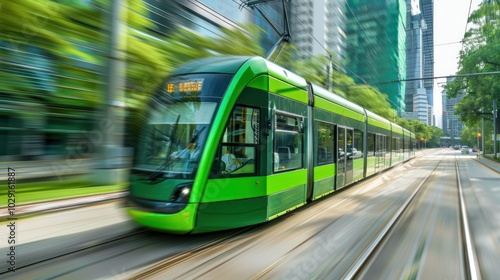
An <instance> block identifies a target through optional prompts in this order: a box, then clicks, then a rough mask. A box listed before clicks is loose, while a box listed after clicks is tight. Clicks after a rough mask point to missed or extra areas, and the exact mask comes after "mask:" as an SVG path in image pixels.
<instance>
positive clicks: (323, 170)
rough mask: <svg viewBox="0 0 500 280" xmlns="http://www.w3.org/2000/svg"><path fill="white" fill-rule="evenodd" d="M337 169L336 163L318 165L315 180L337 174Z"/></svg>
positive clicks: (315, 169) (315, 168)
mask: <svg viewBox="0 0 500 280" xmlns="http://www.w3.org/2000/svg"><path fill="white" fill-rule="evenodd" d="M336 170H337V168H335V164H334V163H332V164H325V165H321V166H316V167H314V181H319V180H323V179H325V178H328V177H331V176H335V172H336Z"/></svg>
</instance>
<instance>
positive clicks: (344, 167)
mask: <svg viewBox="0 0 500 280" xmlns="http://www.w3.org/2000/svg"><path fill="white" fill-rule="evenodd" d="M337 135H338V137H337V150H338V154H337V182H336V189H341V188H343V187H344V186H345V185H348V184H350V183H351V182H352V169H353V166H352V163H353V150H352V148H353V146H352V142H353V139H354V131H353V130H352V129H348V128H344V127H338V128H337Z"/></svg>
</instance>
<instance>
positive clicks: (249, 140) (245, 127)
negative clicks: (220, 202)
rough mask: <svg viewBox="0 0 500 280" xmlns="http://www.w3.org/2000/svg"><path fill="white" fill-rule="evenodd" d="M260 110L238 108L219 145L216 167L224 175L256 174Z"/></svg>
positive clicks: (232, 114) (232, 115) (230, 119)
mask: <svg viewBox="0 0 500 280" xmlns="http://www.w3.org/2000/svg"><path fill="white" fill-rule="evenodd" d="M259 129H260V110H259V109H256V108H250V107H243V106H236V108H235V109H234V111H233V112H232V113H231V117H230V118H229V121H228V124H227V126H226V128H225V130H224V135H223V136H222V139H221V143H220V145H219V150H218V153H217V154H218V157H217V159H216V163H218V164H215V166H219V172H220V173H222V174H232V175H238V174H255V173H256V170H257V168H256V150H257V146H258V144H259V135H260V132H259Z"/></svg>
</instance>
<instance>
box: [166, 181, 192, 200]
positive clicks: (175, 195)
mask: <svg viewBox="0 0 500 280" xmlns="http://www.w3.org/2000/svg"><path fill="white" fill-rule="evenodd" d="M192 187H193V186H192V185H191V184H180V185H178V186H177V187H175V188H174V190H173V191H172V195H171V196H170V200H171V201H174V202H184V203H187V202H189V196H190V195H191V188H192Z"/></svg>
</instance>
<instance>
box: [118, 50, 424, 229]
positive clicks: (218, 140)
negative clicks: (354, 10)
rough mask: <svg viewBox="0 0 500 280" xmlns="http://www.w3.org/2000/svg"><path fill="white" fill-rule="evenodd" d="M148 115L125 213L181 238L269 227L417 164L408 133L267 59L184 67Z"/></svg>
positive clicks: (163, 88)
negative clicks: (349, 188)
mask: <svg viewBox="0 0 500 280" xmlns="http://www.w3.org/2000/svg"><path fill="white" fill-rule="evenodd" d="M148 113H149V117H148V120H147V123H146V124H145V125H144V127H143V129H144V131H143V133H142V135H141V140H140V143H139V144H140V146H139V148H138V155H137V158H136V163H135V165H134V168H133V170H132V174H131V179H130V181H131V182H130V195H129V198H128V208H127V212H128V214H129V215H130V216H131V217H132V218H133V219H134V220H135V221H136V222H137V223H138V224H140V225H142V226H145V227H148V228H152V229H157V230H161V231H166V232H171V233H177V234H186V233H200V232H209V231H217V230H225V229H230V228H237V227H243V226H248V225H252V224H257V223H263V222H266V221H269V220H272V219H274V218H276V217H278V216H280V215H283V214H285V213H287V212H289V211H291V210H293V209H296V208H298V207H300V206H302V205H304V204H306V203H308V202H310V201H314V200H316V199H318V198H320V197H322V196H325V195H327V194H330V193H332V192H334V191H336V190H339V189H342V188H344V187H346V186H348V185H350V184H352V183H353V182H356V181H359V180H361V179H363V178H365V177H367V176H370V175H372V174H375V173H377V172H380V171H382V170H384V169H386V168H389V167H391V166H393V165H395V164H397V163H400V162H403V161H405V160H408V159H410V158H412V157H414V146H415V135H414V134H413V133H411V132H410V131H408V130H405V129H403V128H402V127H400V126H398V125H396V124H394V123H391V122H389V121H388V120H385V119H383V118H381V117H379V116H377V115H375V114H373V113H371V112H369V111H367V110H365V109H363V108H362V107H360V106H358V105H355V104H354V103H352V102H349V101H347V100H346V99H344V98H342V97H339V96H337V95H335V94H333V93H331V92H329V91H327V90H325V89H323V88H321V87H319V86H317V85H314V84H311V83H309V82H307V81H306V80H305V79H304V78H302V77H300V76H298V75H296V74H294V73H292V72H290V71H288V70H286V69H283V68H282V67H280V66H278V65H276V64H274V63H271V62H269V61H267V60H265V59H263V58H261V57H242V56H236V57H213V58H206V59H202V60H198V61H195V62H191V63H189V64H187V65H184V66H183V67H181V68H179V69H178V70H177V71H175V73H174V74H173V75H172V76H171V77H169V78H168V79H167V80H166V81H165V82H164V83H163V84H162V85H161V87H160V89H159V90H158V92H157V93H156V94H155V96H154V97H153V99H152V102H151V105H150V107H149V108H148Z"/></svg>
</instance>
